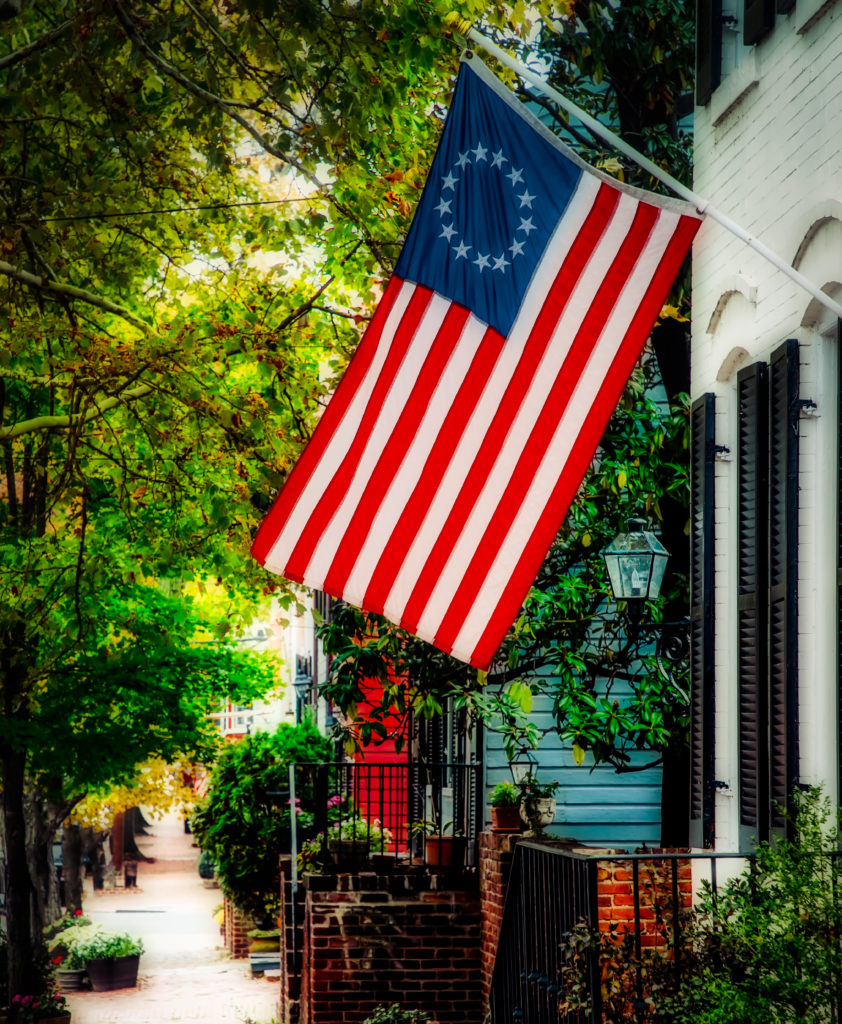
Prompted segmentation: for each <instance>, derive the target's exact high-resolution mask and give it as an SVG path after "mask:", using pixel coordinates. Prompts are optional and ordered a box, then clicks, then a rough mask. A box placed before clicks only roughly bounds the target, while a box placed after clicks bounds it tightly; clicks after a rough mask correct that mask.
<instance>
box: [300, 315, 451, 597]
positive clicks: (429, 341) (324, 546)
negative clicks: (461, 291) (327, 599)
mask: <svg viewBox="0 0 842 1024" xmlns="http://www.w3.org/2000/svg"><path fill="white" fill-rule="evenodd" d="M450 306H451V303H450V300H449V299H445V298H444V297H443V296H441V295H433V297H432V298H431V299H430V301H429V303H428V304H427V308H426V309H425V310H424V315H423V316H422V317H421V320H420V321H419V323H418V326H417V328H416V329H415V334H414V335H413V337H412V340H411V341H410V343H409V345H408V346H407V350H406V354H405V355H404V357H403V359H402V360H401V365H400V368H399V369H398V372H397V373H396V374H395V377H394V380H393V381H392V386H391V387H390V388H389V392H388V394H387V395H386V398H385V399H384V401H383V404H382V405H381V406H380V410H379V412H378V414H377V419H376V420H375V423H374V427H373V429H372V431H371V434H370V435H369V438H368V441H367V442H366V445H365V448H364V449H363V453H362V455H361V457H360V460H359V462H358V463H357V465H356V467H355V469H354V475H353V478H352V480H351V482H350V484H349V485H348V489H347V490H346V492H345V494H344V495H343V496H342V500H341V501H340V502H339V505H338V506H337V508H336V510H335V512H334V513H333V517H332V519H331V521H330V523H329V525H328V526H327V527H326V528H325V530H324V532H323V533H322V536H321V538H320V540H319V543H318V544H317V545H316V547H315V549H314V551H313V555H312V557H311V559H310V562H309V564H308V566H307V571H306V575H307V584H308V586H311V587H313V588H314V589H316V590H321V589H322V586H323V584H324V580H325V577H326V576H327V574H328V572H329V571H330V567H331V564H332V563H333V559H334V558H335V557H336V552H337V549H338V548H339V545H340V544H341V543H342V540H343V538H344V536H345V531H346V530H347V528H348V524H349V523H350V522H351V518H352V516H353V515H354V513H355V512H356V511H357V506H358V505H359V502H360V498H361V497H362V495H363V492H364V491H365V488H366V485H367V484H368V482H369V480H370V479H371V477H372V475H373V473H374V471H375V469H376V467H377V462H378V460H379V459H380V456H381V455H382V454H383V449H384V448H385V447H386V444H387V442H388V441H389V438H390V437H391V436H392V434H393V432H394V430H395V426H396V424H397V422H398V420H399V419H400V416H401V413H402V412H403V411H404V409H405V407H406V403H407V402H408V400H409V397H410V395H411V394H412V389H413V388H414V387H415V385H416V384H417V383H418V375H419V374H420V373H421V370H422V368H423V366H424V362H425V360H426V359H427V356H428V355H429V354H430V349H431V348H432V346H433V343H434V342H435V340H436V336H437V335H438V333H439V331H440V330H441V325H442V323H443V322H444V318H445V316H446V315H447V311H448V310H449V309H450ZM390 340H391V339H390ZM334 468H336V467H335V466H334ZM343 596H344V594H343Z"/></svg>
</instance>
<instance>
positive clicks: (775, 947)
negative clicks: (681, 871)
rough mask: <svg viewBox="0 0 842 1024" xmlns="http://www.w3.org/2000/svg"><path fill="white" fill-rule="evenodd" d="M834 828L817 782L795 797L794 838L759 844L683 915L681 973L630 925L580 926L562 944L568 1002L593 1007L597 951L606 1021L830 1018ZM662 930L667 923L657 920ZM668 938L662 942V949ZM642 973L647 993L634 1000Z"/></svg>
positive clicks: (836, 946)
mask: <svg viewBox="0 0 842 1024" xmlns="http://www.w3.org/2000/svg"><path fill="white" fill-rule="evenodd" d="M838 850H839V829H838V827H837V825H836V823H835V820H834V818H833V815H832V812H831V807H830V802H829V801H828V800H827V799H826V798H822V796H821V793H820V792H819V791H818V790H815V789H814V790H811V791H810V792H808V793H806V794H803V795H801V796H800V797H799V798H798V799H797V802H796V813H795V816H794V819H793V838H792V839H791V840H783V839H782V840H779V841H778V842H776V843H775V844H773V845H769V844H762V845H761V846H760V847H759V848H758V850H757V855H756V857H755V858H753V859H752V860H751V861H750V862H749V864H748V865H747V866H746V868H745V870H744V871H743V872H742V873H741V874H740V875H739V876H738V877H737V878H735V879H733V880H731V881H729V882H727V883H726V884H725V885H724V886H722V887H721V888H720V889H718V891H717V892H716V893H713V892H712V891H711V889H710V886H709V885H707V886H703V888H702V891H701V894H700V895H699V896H698V897H697V899H696V902H695V904H694V907H693V910H692V911H689V912H687V913H686V914H683V915H682V922H681V936H682V940H681V941H682V945H681V955H680V964H681V973H680V978H679V979H678V980H677V979H676V973H675V959H674V958H673V955H672V950H670V951H669V954H667V953H666V952H665V951H657V950H648V951H647V950H646V949H644V950H643V953H642V955H641V956H639V957H638V956H637V955H636V953H635V942H634V936H633V934H632V933H626V934H624V935H620V934H617V932H616V930H614V931H613V932H611V933H602V934H595V933H593V932H591V931H590V930H589V929H588V928H587V927H585V926H584V925H580V926H578V927H577V928H575V929H574V930H573V931H572V932H571V933H569V934H568V935H567V936H565V938H564V941H563V943H562V945H563V948H564V951H565V955H566V961H567V966H566V968H565V971H564V981H563V985H562V1003H561V1007H562V1010H563V1011H565V1012H569V1013H572V1012H574V1011H585V1012H588V1011H589V1008H590V991H589V980H588V978H589V975H588V971H589V968H590V965H591V963H592V958H593V957H595V956H596V957H598V958H599V963H600V973H601V979H602V982H601V983H602V1002H603V1014H604V1020H605V1021H606V1024H608V1022H612V1021H616V1022H619V1021H622V1020H628V1019H631V1018H632V1017H634V1019H636V1020H640V1021H641V1022H646V1021H649V1022H651V1024H824V1022H826V1021H829V1020H833V1019H835V1017H834V1014H835V1008H836V1007H837V1005H838V999H839V978H840V977H842V947H840V943H839V936H840V934H842V931H840V926H841V925H842V905H840V895H839V889H840V881H842V879H841V878H840V864H839V856H838ZM653 927H656V928H657V929H658V930H659V931H660V932H661V934H662V935H663V936H664V937H665V939H666V940H668V939H671V937H672V923H671V922H670V921H666V920H656V922H655V924H654V925H653ZM666 946H667V943H666V942H665V944H664V950H666ZM638 978H640V980H641V983H642V987H643V989H644V992H645V993H646V999H645V1002H644V1003H643V1004H640V1003H638V1002H637V997H636V987H637V982H638Z"/></svg>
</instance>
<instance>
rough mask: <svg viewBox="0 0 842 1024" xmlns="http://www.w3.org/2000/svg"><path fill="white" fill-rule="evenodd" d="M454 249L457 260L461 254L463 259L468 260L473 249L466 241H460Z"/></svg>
mask: <svg viewBox="0 0 842 1024" xmlns="http://www.w3.org/2000/svg"><path fill="white" fill-rule="evenodd" d="M453 251H454V252H455V253H456V259H457V260H458V259H459V257H460V256H461V257H462V259H463V260H466V259H467V258H468V253H469V252H470V251H471V247H470V246H469V245H465V243H464V242H460V243H459V245H458V246H457V247H456V248H455V249H454V250H453Z"/></svg>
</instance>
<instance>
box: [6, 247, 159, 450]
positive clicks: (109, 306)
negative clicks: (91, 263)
mask: <svg viewBox="0 0 842 1024" xmlns="http://www.w3.org/2000/svg"><path fill="white" fill-rule="evenodd" d="M0 274H5V275H6V277H10V278H12V279H13V280H15V281H20V283H21V284H25V285H26V286H27V287H29V288H35V289H37V290H38V291H40V292H47V293H48V294H50V295H54V296H55V297H56V298H63V299H78V300H79V301H80V302H86V303H87V304H88V305H89V306H96V307H97V309H101V310H103V311H104V312H106V313H113V314H114V315H115V316H119V317H121V318H122V319H123V320H126V321H127V322H128V323H130V324H131V325H132V326H133V327H137V329H138V330H139V331H142V332H143V333H144V334H147V335H148V334H149V333H150V327H149V324H147V323H145V322H144V321H143V320H141V319H140V318H139V317H136V316H135V315H134V313H132V312H131V311H130V310H128V309H126V308H125V306H118V305H117V304H116V303H115V302H112V301H111V300H110V299H104V298H103V297H102V296H101V295H95V294H94V293H93V292H89V291H86V290H85V289H84V288H77V287H76V286H75V285H72V284H65V283H64V282H62V281H54V280H51V279H50V278H47V277H42V276H41V275H40V274H31V273H30V272H29V271H28V270H21V269H20V268H19V267H15V266H12V264H11V263H7V262H6V261H5V260H0ZM0 436H2V435H0Z"/></svg>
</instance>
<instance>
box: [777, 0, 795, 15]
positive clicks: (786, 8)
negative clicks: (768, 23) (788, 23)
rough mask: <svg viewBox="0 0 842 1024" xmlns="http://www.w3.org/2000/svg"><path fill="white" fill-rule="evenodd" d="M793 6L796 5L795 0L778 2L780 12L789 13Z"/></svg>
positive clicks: (779, 0)
mask: <svg viewBox="0 0 842 1024" xmlns="http://www.w3.org/2000/svg"><path fill="white" fill-rule="evenodd" d="M793 7H795V0H778V2H777V4H776V10H777V12H778V14H789V12H790V11H791V10H792V9H793Z"/></svg>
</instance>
